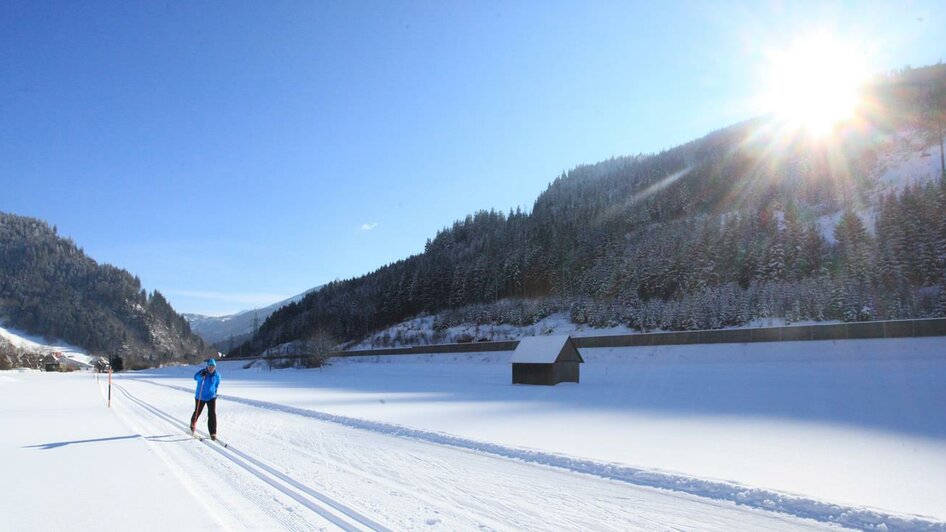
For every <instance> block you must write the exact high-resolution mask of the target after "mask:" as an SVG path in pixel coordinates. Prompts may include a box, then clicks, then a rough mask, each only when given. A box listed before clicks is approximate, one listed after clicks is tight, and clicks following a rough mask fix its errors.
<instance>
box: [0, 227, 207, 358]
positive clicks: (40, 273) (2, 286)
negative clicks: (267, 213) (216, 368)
mask: <svg viewBox="0 0 946 532" xmlns="http://www.w3.org/2000/svg"><path fill="white" fill-rule="evenodd" d="M0 318H2V320H3V322H4V324H5V325H8V326H9V327H13V328H16V329H19V330H22V331H24V332H26V333H28V334H31V335H35V336H42V337H47V338H51V339H57V340H62V341H65V342H68V343H70V344H73V345H75V346H77V347H81V348H83V349H85V350H87V351H88V352H89V353H90V354H102V355H119V356H122V357H123V358H124V359H125V360H126V364H125V367H146V366H154V365H158V364H160V363H164V362H171V361H194V360H198V359H199V358H201V357H203V356H205V355H207V354H209V353H210V352H211V351H210V350H209V346H207V345H206V344H205V343H204V341H203V340H201V339H200V338H199V337H198V336H197V335H195V334H194V333H193V332H191V329H190V326H189V325H188V324H187V321H186V320H185V319H184V318H183V317H181V316H180V315H179V314H177V312H175V311H174V309H173V308H172V307H171V305H170V303H168V301H167V300H166V299H165V298H164V296H162V295H161V293H160V292H158V291H157V290H155V291H153V292H151V293H150V294H148V293H147V292H146V291H145V290H144V289H142V287H141V282H140V280H139V279H138V278H137V277H134V276H132V275H131V274H130V273H128V272H127V271H125V270H122V269H119V268H116V267H114V266H111V265H108V264H98V263H97V262H95V261H94V260H92V259H91V258H89V257H88V256H86V255H85V253H84V252H83V251H82V249H81V248H79V247H77V246H76V245H75V243H73V242H72V240H69V239H65V238H61V237H59V236H58V235H57V231H56V228H55V227H50V226H49V225H48V224H47V223H46V222H44V221H41V220H37V219H35V218H29V217H25V216H17V215H14V214H8V213H0Z"/></svg>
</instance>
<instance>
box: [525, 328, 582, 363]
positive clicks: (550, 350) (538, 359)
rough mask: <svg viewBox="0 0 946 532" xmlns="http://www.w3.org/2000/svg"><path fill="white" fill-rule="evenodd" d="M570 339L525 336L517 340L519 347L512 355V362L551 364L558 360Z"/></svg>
mask: <svg viewBox="0 0 946 532" xmlns="http://www.w3.org/2000/svg"><path fill="white" fill-rule="evenodd" d="M569 339H570V337H569V336H568V335H567V334H565V335H556V336H527V337H525V338H523V339H521V340H519V346H518V347H516V350H515V352H513V354H512V362H516V363H525V364H551V363H553V362H555V360H556V359H558V355H560V354H561V352H562V349H563V348H564V347H565V343H566V342H568V341H569Z"/></svg>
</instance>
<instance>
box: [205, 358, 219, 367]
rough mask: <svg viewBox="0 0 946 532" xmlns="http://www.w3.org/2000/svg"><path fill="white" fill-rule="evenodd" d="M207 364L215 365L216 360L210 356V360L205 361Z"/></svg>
mask: <svg viewBox="0 0 946 532" xmlns="http://www.w3.org/2000/svg"><path fill="white" fill-rule="evenodd" d="M207 365H208V366H216V365H217V361H216V360H214V359H212V358H211V359H210V360H208V361H207Z"/></svg>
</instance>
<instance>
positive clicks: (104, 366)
mask: <svg viewBox="0 0 946 532" xmlns="http://www.w3.org/2000/svg"><path fill="white" fill-rule="evenodd" d="M92 367H93V368H95V371H96V372H98V373H107V372H108V359H107V358H105V357H102V356H99V357H95V358H93V359H92Z"/></svg>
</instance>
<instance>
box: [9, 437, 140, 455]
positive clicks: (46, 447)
mask: <svg viewBox="0 0 946 532" xmlns="http://www.w3.org/2000/svg"><path fill="white" fill-rule="evenodd" d="M140 437H141V434H131V435H129V436H112V437H111V438H94V439H91V440H73V441H57V442H51V443H40V444H38V445H26V446H24V447H23V448H24V449H42V450H44V451H45V450H49V449H56V448H59V447H65V446H66V445H73V444H76V443H99V442H103V441H114V440H131V439H135V438H140Z"/></svg>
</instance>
